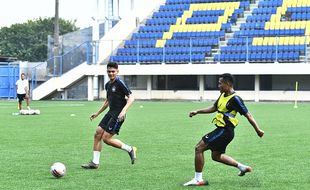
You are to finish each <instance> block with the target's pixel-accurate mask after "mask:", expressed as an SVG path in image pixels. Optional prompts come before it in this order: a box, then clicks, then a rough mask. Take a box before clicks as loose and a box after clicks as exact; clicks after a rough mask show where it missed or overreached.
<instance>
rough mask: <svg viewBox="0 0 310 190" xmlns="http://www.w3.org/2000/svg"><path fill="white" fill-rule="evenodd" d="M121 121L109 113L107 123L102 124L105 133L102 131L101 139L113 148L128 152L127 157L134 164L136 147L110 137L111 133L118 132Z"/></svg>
mask: <svg viewBox="0 0 310 190" xmlns="http://www.w3.org/2000/svg"><path fill="white" fill-rule="evenodd" d="M123 123H124V121H121V122H120V121H119V120H118V119H115V118H113V117H112V115H110V118H109V121H108V123H107V125H105V126H104V130H105V131H106V132H107V133H104V135H103V136H102V140H103V141H104V142H105V143H106V144H108V145H110V146H113V147H115V148H119V149H122V150H125V151H126V152H128V154H129V157H130V159H131V164H134V163H135V160H136V159H137V148H136V147H134V146H130V145H127V144H125V143H123V142H122V141H120V140H118V139H113V138H112V137H113V135H115V134H118V133H119V131H120V128H121V126H122V124H123Z"/></svg>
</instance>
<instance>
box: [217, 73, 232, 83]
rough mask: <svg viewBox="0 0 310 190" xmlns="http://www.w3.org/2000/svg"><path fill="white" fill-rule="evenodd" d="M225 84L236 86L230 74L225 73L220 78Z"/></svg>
mask: <svg viewBox="0 0 310 190" xmlns="http://www.w3.org/2000/svg"><path fill="white" fill-rule="evenodd" d="M220 78H222V79H223V81H224V82H226V83H229V84H231V85H232V86H233V85H234V77H233V76H232V75H231V74H230V73H224V74H222V75H221V76H220Z"/></svg>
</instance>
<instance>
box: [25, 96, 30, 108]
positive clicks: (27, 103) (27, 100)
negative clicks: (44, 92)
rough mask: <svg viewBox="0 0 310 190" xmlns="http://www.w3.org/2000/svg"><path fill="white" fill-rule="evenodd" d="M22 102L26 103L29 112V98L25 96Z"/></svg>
mask: <svg viewBox="0 0 310 190" xmlns="http://www.w3.org/2000/svg"><path fill="white" fill-rule="evenodd" d="M24 100H25V101H26V105H27V109H28V110H30V107H29V105H30V98H29V96H28V95H25V98H24Z"/></svg>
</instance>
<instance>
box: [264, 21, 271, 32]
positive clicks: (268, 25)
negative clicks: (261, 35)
mask: <svg viewBox="0 0 310 190" xmlns="http://www.w3.org/2000/svg"><path fill="white" fill-rule="evenodd" d="M265 30H270V22H265Z"/></svg>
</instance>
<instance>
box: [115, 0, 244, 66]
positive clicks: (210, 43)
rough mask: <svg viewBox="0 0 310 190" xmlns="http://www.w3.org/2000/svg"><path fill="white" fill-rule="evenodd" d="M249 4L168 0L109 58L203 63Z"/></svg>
mask: <svg viewBox="0 0 310 190" xmlns="http://www.w3.org/2000/svg"><path fill="white" fill-rule="evenodd" d="M249 5H250V2H249V0H242V1H229V0H167V1H166V3H165V5H162V6H160V7H159V10H158V11H157V12H154V13H153V15H152V17H151V18H150V19H148V20H146V21H145V25H143V26H140V27H139V29H138V31H137V32H135V33H133V34H132V37H131V39H130V40H126V41H125V43H124V47H122V48H120V49H118V51H117V53H116V55H114V56H111V58H110V60H112V61H116V62H118V63H120V64H135V63H141V64H143V63H163V62H165V63H188V62H193V63H204V62H205V57H206V56H209V57H210V56H212V49H214V48H218V47H219V41H220V40H223V39H224V37H225V32H227V31H231V24H234V23H235V22H236V20H237V18H238V17H241V16H243V13H244V10H248V9H249Z"/></svg>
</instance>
